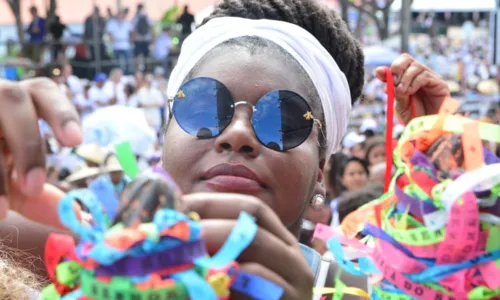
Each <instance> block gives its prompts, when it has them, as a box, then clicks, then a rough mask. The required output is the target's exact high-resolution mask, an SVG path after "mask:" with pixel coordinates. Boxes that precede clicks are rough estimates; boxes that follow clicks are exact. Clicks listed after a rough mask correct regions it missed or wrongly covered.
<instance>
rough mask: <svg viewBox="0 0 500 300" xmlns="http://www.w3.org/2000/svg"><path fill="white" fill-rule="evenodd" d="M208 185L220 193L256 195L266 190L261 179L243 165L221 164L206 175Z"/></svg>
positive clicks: (204, 177) (204, 178) (205, 179)
mask: <svg viewBox="0 0 500 300" xmlns="http://www.w3.org/2000/svg"><path fill="white" fill-rule="evenodd" d="M203 180H204V182H205V183H206V185H207V186H208V187H209V188H211V189H213V190H215V191H218V192H240V193H255V192H259V191H262V189H264V188H265V186H264V184H263V183H262V181H261V180H260V179H259V177H258V176H257V175H256V174H255V173H254V172H253V171H252V170H251V169H249V168H248V167H246V166H245V165H242V164H219V165H216V166H214V167H212V168H210V169H209V170H207V171H206V172H205V173H204V176H203Z"/></svg>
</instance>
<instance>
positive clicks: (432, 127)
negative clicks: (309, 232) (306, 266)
mask: <svg viewBox="0 0 500 300" xmlns="http://www.w3.org/2000/svg"><path fill="white" fill-rule="evenodd" d="M489 142H493V143H497V144H498V143H500V126H498V125H493V124H486V123H480V122H476V121H473V120H470V119H467V118H464V117H462V116H454V115H451V114H449V113H445V112H443V111H441V113H440V114H439V115H434V116H425V117H420V118H416V119H414V120H412V121H411V122H410V123H409V124H408V126H407V128H406V131H405V132H404V134H403V136H402V137H401V138H400V140H399V142H398V145H397V147H396V150H395V151H394V154H393V159H394V160H393V162H394V165H395V166H396V173H395V174H394V175H393V176H392V180H391V181H390V184H388V190H387V192H386V193H385V194H384V195H383V196H381V197H380V198H379V199H377V200H375V201H372V202H370V203H368V204H366V205H364V206H362V207H361V208H359V209H358V210H357V211H355V212H353V213H351V214H350V215H348V216H347V217H346V218H345V219H344V220H343V222H342V224H341V228H340V230H337V231H335V230H332V229H330V228H329V227H324V226H318V227H317V228H316V232H315V234H314V236H315V237H316V238H321V239H324V240H325V241H326V242H327V245H328V247H329V249H330V250H331V252H332V253H333V255H334V257H335V260H336V261H337V262H338V264H339V265H340V266H341V267H342V270H344V271H346V272H348V273H351V274H353V275H363V276H366V275H367V276H369V281H370V288H369V289H370V295H369V296H366V297H365V298H369V299H375V300H376V299H398V300H407V299H408V300H410V299H432V300H437V299H448V300H452V299H453V300H460V299H500V158H498V157H496V156H495V155H494V154H493V153H492V152H490V151H489V150H488V149H487V143H489ZM367 221H368V222H367ZM347 248H349V250H350V251H351V252H352V251H354V252H356V251H357V252H358V256H359V257H360V258H359V259H358V260H357V263H354V262H353V261H350V260H348V259H345V252H344V251H346V249H347ZM349 289H350V290H349ZM353 289H354V288H352V287H345V286H344V285H343V284H342V283H341V282H337V285H336V288H335V289H332V291H330V292H331V293H334V294H335V295H336V297H337V298H335V299H341V298H342V295H343V294H354V293H353V292H352V291H353ZM317 292H318V293H325V289H322V290H321V291H319V290H318V291H317ZM366 295H368V294H366Z"/></svg>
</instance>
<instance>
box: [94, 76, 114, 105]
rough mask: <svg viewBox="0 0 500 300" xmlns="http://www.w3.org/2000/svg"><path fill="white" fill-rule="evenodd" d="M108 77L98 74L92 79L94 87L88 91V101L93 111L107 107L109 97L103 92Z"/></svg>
mask: <svg viewBox="0 0 500 300" xmlns="http://www.w3.org/2000/svg"><path fill="white" fill-rule="evenodd" d="M107 79H108V76H106V74H104V73H99V74H97V75H96V76H95V77H94V85H93V86H92V87H91V88H90V90H89V100H90V102H91V103H92V105H93V106H94V108H95V109H97V108H99V107H104V106H108V105H109V96H108V94H106V92H105V90H104V84H105V83H106V80H107Z"/></svg>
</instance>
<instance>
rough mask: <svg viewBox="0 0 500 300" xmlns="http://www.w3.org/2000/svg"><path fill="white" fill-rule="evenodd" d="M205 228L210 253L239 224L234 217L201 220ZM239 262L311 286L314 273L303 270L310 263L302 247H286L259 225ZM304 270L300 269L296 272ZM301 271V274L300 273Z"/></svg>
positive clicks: (288, 280) (294, 282) (306, 268)
mask: <svg viewBox="0 0 500 300" xmlns="http://www.w3.org/2000/svg"><path fill="white" fill-rule="evenodd" d="M201 224H202V226H203V229H204V230H205V231H204V232H205V240H206V244H207V250H208V252H209V253H210V254H214V253H216V252H217V251H218V250H219V249H220V248H221V246H222V245H223V244H224V242H225V241H226V239H227V237H228V236H229V234H230V232H231V230H232V229H233V228H234V226H235V225H236V221H235V220H201ZM237 260H238V262H241V263H247V262H248V263H249V262H254V263H258V264H260V265H262V266H266V268H268V269H269V270H271V271H273V272H275V273H276V274H278V275H279V276H280V277H282V278H283V279H284V280H286V281H287V282H289V283H293V285H294V286H295V287H296V288H297V289H299V290H301V289H300V288H299V287H304V286H305V285H307V284H310V286H312V282H313V281H314V280H313V279H312V274H310V272H303V271H302V270H308V268H309V267H308V265H307V263H306V262H305V260H304V258H303V257H302V254H301V252H300V250H299V249H295V248H293V247H289V246H286V245H285V244H284V243H283V241H281V240H279V239H278V238H277V237H275V236H274V235H273V234H271V233H270V232H268V231H267V230H265V229H263V228H259V230H258V231H257V234H256V235H255V238H254V239H253V241H252V243H251V244H250V246H248V248H247V249H245V250H244V251H243V252H242V253H241V255H240V256H239V257H238V259H237ZM297 270H301V272H297ZM298 273H300V274H298Z"/></svg>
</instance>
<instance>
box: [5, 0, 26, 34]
mask: <svg viewBox="0 0 500 300" xmlns="http://www.w3.org/2000/svg"><path fill="white" fill-rule="evenodd" d="M7 3H8V4H9V7H10V9H11V10H12V14H13V15H14V18H15V19H16V30H17V37H18V38H19V42H22V41H24V26H23V21H22V20H21V0H7Z"/></svg>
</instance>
